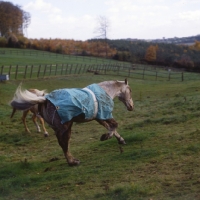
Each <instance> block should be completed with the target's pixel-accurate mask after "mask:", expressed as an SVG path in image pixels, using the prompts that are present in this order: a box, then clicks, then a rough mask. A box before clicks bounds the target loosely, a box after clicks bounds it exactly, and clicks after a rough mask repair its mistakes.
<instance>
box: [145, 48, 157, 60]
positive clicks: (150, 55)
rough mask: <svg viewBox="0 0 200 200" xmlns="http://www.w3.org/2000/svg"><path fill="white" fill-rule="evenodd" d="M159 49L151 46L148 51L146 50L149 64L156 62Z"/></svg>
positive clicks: (146, 58)
mask: <svg viewBox="0 0 200 200" xmlns="http://www.w3.org/2000/svg"><path fill="white" fill-rule="evenodd" d="M157 49H158V46H153V45H150V46H149V47H148V49H147V50H146V54H145V60H147V61H149V62H152V61H155V60H156V51H157Z"/></svg>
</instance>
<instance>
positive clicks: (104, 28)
mask: <svg viewBox="0 0 200 200" xmlns="http://www.w3.org/2000/svg"><path fill="white" fill-rule="evenodd" d="M109 27H110V22H109V20H108V18H107V17H105V16H99V17H98V18H97V27H96V28H95V33H97V34H99V35H98V36H96V37H97V38H103V39H104V40H105V52H106V58H107V56H108V51H107V34H108V30H109Z"/></svg>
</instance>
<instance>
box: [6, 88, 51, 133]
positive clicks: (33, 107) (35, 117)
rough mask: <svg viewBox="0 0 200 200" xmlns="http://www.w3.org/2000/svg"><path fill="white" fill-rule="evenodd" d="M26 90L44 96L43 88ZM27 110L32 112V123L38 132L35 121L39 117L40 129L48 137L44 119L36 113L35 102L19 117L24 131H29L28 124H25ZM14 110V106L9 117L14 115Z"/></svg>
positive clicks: (37, 125) (38, 128)
mask: <svg viewBox="0 0 200 200" xmlns="http://www.w3.org/2000/svg"><path fill="white" fill-rule="evenodd" d="M28 91H29V92H32V93H33V94H36V95H37V96H44V95H45V94H46V93H45V90H42V91H40V90H38V89H29V90H28ZM29 111H30V112H31V113H32V114H33V115H32V120H33V123H34V124H35V126H36V129H37V132H39V133H40V132H41V129H40V126H39V124H38V123H37V119H39V121H40V123H41V125H42V129H43V131H44V136H45V137H48V136H49V133H48V132H47V130H46V128H45V125H44V119H43V118H42V117H41V116H40V115H39V114H38V104H35V105H33V106H32V107H30V109H28V110H24V111H23V115H22V118H21V119H22V122H23V124H24V127H25V131H26V132H27V133H31V132H30V130H29V128H28V126H27V123H26V117H27V114H28V113H29ZM15 112H16V108H14V107H13V111H12V114H11V116H10V118H12V117H13V116H14V114H15Z"/></svg>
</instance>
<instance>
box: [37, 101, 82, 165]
mask: <svg viewBox="0 0 200 200" xmlns="http://www.w3.org/2000/svg"><path fill="white" fill-rule="evenodd" d="M39 111H40V112H41V114H42V117H43V118H44V119H45V121H46V122H47V123H48V124H49V125H50V126H51V127H52V129H53V130H54V131H55V133H56V137H57V139H58V143H59V145H60V146H61V148H62V150H63V153H64V155H65V158H66V160H67V162H68V164H69V165H70V166H75V165H79V164H80V161H79V160H78V159H76V158H74V157H73V156H72V154H71V153H70V151H69V141H70V137H71V127H72V124H73V122H72V121H70V122H67V123H65V124H61V119H60V117H59V115H58V113H57V110H56V108H55V106H54V105H53V104H52V103H51V102H50V101H46V104H42V106H41V109H39Z"/></svg>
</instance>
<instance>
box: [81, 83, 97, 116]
mask: <svg viewBox="0 0 200 200" xmlns="http://www.w3.org/2000/svg"><path fill="white" fill-rule="evenodd" d="M83 90H85V91H87V92H89V93H90V94H91V95H92V98H93V101H94V114H93V117H94V118H95V117H96V116H97V112H98V101H97V99H96V96H95V94H94V92H92V90H90V89H89V88H86V87H85V88H83Z"/></svg>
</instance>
